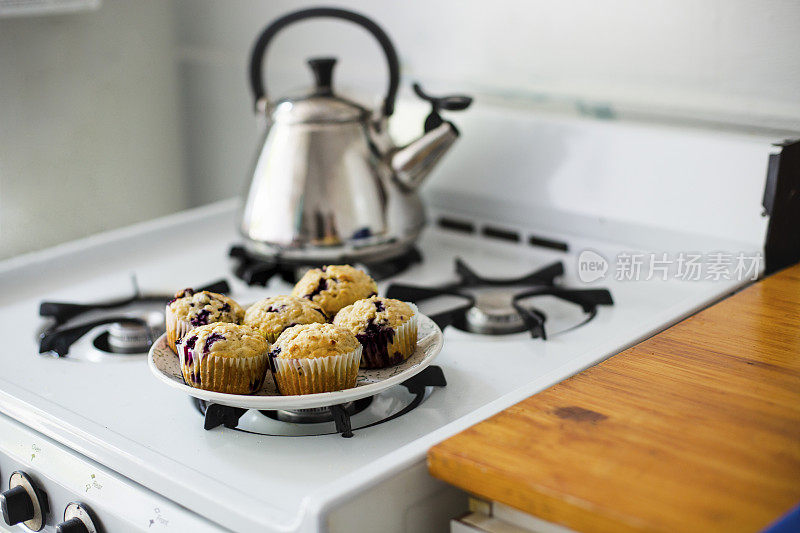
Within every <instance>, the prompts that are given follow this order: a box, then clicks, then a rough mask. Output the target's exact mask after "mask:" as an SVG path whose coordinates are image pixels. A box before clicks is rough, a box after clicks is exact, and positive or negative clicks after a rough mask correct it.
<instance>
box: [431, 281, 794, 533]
mask: <svg viewBox="0 0 800 533" xmlns="http://www.w3.org/2000/svg"><path fill="white" fill-rule="evenodd" d="M428 466H429V469H430V472H431V473H432V474H433V475H434V476H436V477H438V478H440V479H443V480H444V481H447V482H449V483H451V484H453V485H456V486H458V487H461V488H462V489H464V490H466V491H469V492H471V493H473V494H476V495H478V496H481V497H484V498H487V499H491V500H495V501H499V502H501V503H505V504H507V505H510V506H512V507H515V508H517V509H520V510H522V511H525V512H527V513H530V514H532V515H535V516H538V517H540V518H543V519H545V520H548V521H551V522H555V523H559V524H563V525H565V526H567V527H570V528H573V529H576V530H580V531H726V532H728V531H758V530H760V529H762V528H764V527H765V526H767V525H768V524H770V523H771V522H772V521H774V520H775V519H777V518H778V517H780V516H781V515H782V514H784V513H785V512H786V511H788V510H789V509H790V508H791V507H793V506H794V505H795V504H797V503H798V502H800V265H796V266H794V267H791V268H789V269H787V270H784V271H782V272H779V273H777V274H775V275H774V276H771V277H769V278H766V279H765V280H763V281H761V282H759V283H756V284H754V285H753V286H751V287H748V288H747V289H745V290H743V291H742V292H740V293H738V294H735V295H734V296H731V297H730V298H728V299H726V300H723V301H721V302H720V303H718V304H716V305H714V306H712V307H710V308H708V309H705V310H704V311H701V312H700V313H698V314H696V315H694V316H692V317H689V318H687V319H686V320H684V321H683V322H681V323H679V324H677V325H675V326H674V327H672V328H670V329H668V330H666V331H664V332H662V333H660V334H658V335H656V336H654V337H652V338H650V339H648V340H646V341H644V342H642V343H640V344H638V345H636V346H634V347H632V348H630V349H628V350H626V351H624V352H622V353H620V354H618V355H616V356H614V357H612V358H610V359H608V360H607V361H605V362H603V363H601V364H599V365H597V366H595V367H593V368H590V369H588V370H586V371H584V372H583V373H581V374H578V375H576V376H574V377H572V378H570V379H568V380H566V381H564V382H562V383H559V384H558V385H555V386H553V387H551V388H550V389H547V390H545V391H543V392H541V393H539V394H537V395H535V396H532V397H530V398H528V399H527V400H524V401H522V402H520V403H518V404H517V405H514V406H512V407H510V408H509V409H507V410H505V411H503V412H502V413H500V414H498V415H496V416H494V417H493V418H490V419H488V420H486V421H484V422H481V423H479V424H477V425H475V426H473V427H471V428H469V429H467V430H466V431H464V432H462V433H460V434H458V435H455V436H454V437H452V438H450V439H448V440H446V441H444V442H442V443H440V444H439V445H437V446H435V447H434V448H432V449H431V450H430V452H429V453H428Z"/></svg>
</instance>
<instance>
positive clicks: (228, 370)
mask: <svg viewBox="0 0 800 533" xmlns="http://www.w3.org/2000/svg"><path fill="white" fill-rule="evenodd" d="M187 353H188V354H189V357H187V355H186V354H187ZM178 359H179V360H180V362H181V374H183V381H184V382H185V383H186V384H187V385H189V386H191V387H195V388H198V389H205V390H210V391H215V392H227V393H229V394H252V393H254V392H256V391H258V390H259V389H261V386H262V385H263V384H264V378H265V377H266V375H267V369H268V367H269V352H264V353H263V354H261V355H258V356H256V357H220V356H217V355H213V354H202V353H198V351H197V350H196V349H193V348H188V349H186V348H185V347H184V349H182V350H181V353H180V354H179V355H178ZM187 360H188V363H187Z"/></svg>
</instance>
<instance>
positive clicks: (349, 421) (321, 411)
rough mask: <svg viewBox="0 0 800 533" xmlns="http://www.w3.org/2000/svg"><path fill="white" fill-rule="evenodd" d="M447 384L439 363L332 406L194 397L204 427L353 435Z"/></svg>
mask: <svg viewBox="0 0 800 533" xmlns="http://www.w3.org/2000/svg"><path fill="white" fill-rule="evenodd" d="M446 385H447V380H445V377H444V373H443V372H442V369H441V368H440V367H438V366H429V367H428V368H426V369H425V370H423V371H422V372H420V373H419V374H417V375H415V376H414V377H412V378H410V379H408V380H406V381H404V382H403V383H401V384H400V385H399V386H395V387H390V388H389V389H387V390H385V391H383V392H381V393H380V394H377V395H375V396H372V397H369V398H362V399H360V400H356V401H353V402H348V403H346V404H341V405H332V406H330V407H319V408H314V409H294V410H284V411H257V410H254V409H250V410H248V409H243V408H239V407H229V406H226V405H219V404H214V403H208V402H206V401H203V400H199V399H197V398H192V402H193V403H194V406H195V407H196V408H197V410H198V411H200V414H202V415H203V417H204V419H205V420H204V424H203V427H204V428H205V429H206V430H211V429H214V428H216V427H219V426H225V427H226V428H229V429H234V430H236V431H241V432H243V433H251V434H256V435H267V436H270V437H312V436H322V435H336V434H340V435H341V436H342V437H345V438H350V437H352V436H353V435H354V433H353V432H354V431H360V430H364V429H367V428H371V427H374V426H377V425H380V424H384V423H386V422H389V421H391V420H394V419H396V418H399V417H401V416H403V415H405V414H407V413H410V412H411V411H413V410H414V409H416V408H417V407H419V406H420V405H421V404H422V402H423V401H424V400H425V398H427V397H428V396H429V395H430V394H431V393H432V391H433V387H444V386H446Z"/></svg>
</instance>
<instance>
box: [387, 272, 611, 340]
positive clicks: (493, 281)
mask: <svg viewBox="0 0 800 533" xmlns="http://www.w3.org/2000/svg"><path fill="white" fill-rule="evenodd" d="M455 270H456V275H457V276H458V281H456V282H454V283H450V284H447V285H444V286H441V287H416V286H413V285H404V284H398V283H395V284H392V285H390V286H389V288H388V289H387V291H386V294H387V296H388V297H390V298H398V299H401V300H410V301H413V302H415V303H417V305H420V306H421V309H422V311H423V312H426V314H427V308H426V307H424V306H425V305H426V304H427V303H429V302H431V301H432V300H434V299H441V298H442V297H454V296H456V297H458V296H460V297H462V298H463V299H464V300H462V302H461V303H460V305H458V306H456V307H454V308H451V309H449V311H448V312H445V313H441V312H439V313H438V314H437V315H436V317H432V318H434V320H435V321H436V322H437V324H439V327H444V326H446V325H448V324H452V325H453V326H455V327H456V328H458V329H461V330H464V331H468V332H471V333H481V334H485V335H506V334H510V333H519V332H522V331H526V330H527V331H530V333H531V336H532V337H534V338H541V339H543V340H546V339H547V337H548V334H550V335H556V334H560V333H564V332H566V331H569V330H572V329H575V328H577V327H579V326H581V325H583V324H585V323H587V322H588V321H590V320H591V319H592V318H594V317H595V315H596V314H597V306H599V305H613V303H614V302H613V299H612V298H611V293H610V292H609V291H608V290H607V289H568V288H564V287H560V286H557V285H556V284H555V280H556V278H558V277H560V276H562V275H563V274H564V265H563V263H561V262H560V261H559V262H556V263H552V264H550V265H547V266H546V267H544V268H541V269H539V270H537V271H536V272H533V273H531V274H528V275H526V276H522V277H518V278H487V277H483V276H480V275H478V274H477V273H475V272H474V271H473V270H472V269H471V268H469V267H468V266H467V264H466V263H464V262H463V261H462V260H461V259H456V261H455ZM545 311H546V312H545ZM442 317H444V318H442ZM437 318H438V320H437ZM545 322H547V324H548V327H547V330H545Z"/></svg>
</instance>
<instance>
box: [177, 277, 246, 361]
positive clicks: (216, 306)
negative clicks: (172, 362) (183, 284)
mask: <svg viewBox="0 0 800 533" xmlns="http://www.w3.org/2000/svg"><path fill="white" fill-rule="evenodd" d="M243 316H244V310H243V309H242V308H241V307H240V306H239V304H237V303H236V302H235V301H233V299H231V298H228V297H227V296H223V295H222V294H217V293H215V292H208V291H201V292H194V291H193V290H192V289H183V290H182V291H178V292H177V293H176V294H175V298H173V299H172V300H170V302H169V303H168V304H167V311H166V318H167V344H169V347H170V348H172V351H173V352H175V353H178V351H177V348H176V347H175V344H176V343H177V341H178V340H179V339H180V338H181V337H183V336H184V335H186V333H188V332H189V330H190V329H192V328H195V327H197V326H204V325H206V324H212V323H214V322H229V323H231V324H239V323H241V321H242V317H243Z"/></svg>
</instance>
